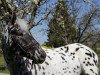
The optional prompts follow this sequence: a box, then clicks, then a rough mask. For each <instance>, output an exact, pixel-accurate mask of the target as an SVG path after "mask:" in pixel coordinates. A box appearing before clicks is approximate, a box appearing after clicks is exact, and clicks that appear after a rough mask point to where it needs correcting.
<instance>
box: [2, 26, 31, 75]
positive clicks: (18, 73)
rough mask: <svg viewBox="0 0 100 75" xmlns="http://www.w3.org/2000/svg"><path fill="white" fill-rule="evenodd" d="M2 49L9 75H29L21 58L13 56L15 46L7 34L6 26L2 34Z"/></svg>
mask: <svg viewBox="0 0 100 75" xmlns="http://www.w3.org/2000/svg"><path fill="white" fill-rule="evenodd" d="M2 49H3V55H4V59H5V61H6V63H7V67H8V69H9V71H10V74H11V75H31V73H30V72H29V71H28V69H27V68H26V65H25V61H24V59H23V57H21V56H19V55H17V54H15V51H16V49H18V48H16V46H15V45H14V43H13V42H12V41H11V38H10V35H9V34H8V26H6V27H5V28H4V29H3V32H2Z"/></svg>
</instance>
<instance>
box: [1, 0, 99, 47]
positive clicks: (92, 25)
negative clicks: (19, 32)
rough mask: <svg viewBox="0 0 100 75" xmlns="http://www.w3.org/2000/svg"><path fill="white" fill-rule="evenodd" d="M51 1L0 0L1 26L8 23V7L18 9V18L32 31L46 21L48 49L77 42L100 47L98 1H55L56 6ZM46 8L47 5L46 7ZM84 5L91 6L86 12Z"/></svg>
mask: <svg viewBox="0 0 100 75" xmlns="http://www.w3.org/2000/svg"><path fill="white" fill-rule="evenodd" d="M51 1H53V0H0V13H1V14H0V26H2V23H3V21H5V22H7V21H8V16H7V12H8V11H9V8H11V9H12V11H14V9H15V8H16V13H17V16H18V17H20V18H24V19H26V20H27V21H28V23H29V24H30V25H31V28H32V27H34V26H37V25H43V24H44V22H45V21H46V22H47V23H46V24H47V25H48V29H47V30H46V33H47V36H48V42H46V43H45V45H47V46H53V47H59V46H63V45H66V44H70V43H75V42H77V43H83V44H85V45H88V46H90V47H92V48H96V47H99V46H100V38H99V37H100V28H98V27H100V26H98V25H100V22H99V20H100V6H98V4H97V2H96V1H94V0H56V2H55V3H53V4H51ZM46 5H48V6H47V7H45V6H46ZM84 5H86V6H88V10H87V11H83V10H82V8H86V7H84ZM10 11H11V10H10ZM40 16H42V17H40ZM37 17H39V18H37ZM42 23H43V24H42ZM0 30H2V28H1V27H0ZM0 32H1V31H0ZM0 37H1V33H0Z"/></svg>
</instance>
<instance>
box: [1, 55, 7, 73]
mask: <svg viewBox="0 0 100 75" xmlns="http://www.w3.org/2000/svg"><path fill="white" fill-rule="evenodd" d="M0 66H5V62H4V58H3V55H2V54H0ZM0 73H6V74H9V71H8V69H5V70H0Z"/></svg>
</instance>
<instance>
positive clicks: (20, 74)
mask: <svg viewBox="0 0 100 75" xmlns="http://www.w3.org/2000/svg"><path fill="white" fill-rule="evenodd" d="M12 20H13V22H12V23H8V24H5V25H4V26H3V27H4V28H3V32H2V50H3V54H4V58H5V60H6V63H7V66H8V69H9V71H10V75H99V74H98V56H97V55H96V53H95V52H94V51H93V50H92V49H90V48H88V47H87V46H84V45H82V44H79V43H75V44H70V45H66V46H62V47H59V48H54V49H45V48H41V46H40V45H39V43H38V42H37V41H36V40H35V39H34V38H33V36H32V35H31V33H30V31H29V26H28V24H27V22H26V21H25V20H24V19H20V18H15V20H14V19H12Z"/></svg>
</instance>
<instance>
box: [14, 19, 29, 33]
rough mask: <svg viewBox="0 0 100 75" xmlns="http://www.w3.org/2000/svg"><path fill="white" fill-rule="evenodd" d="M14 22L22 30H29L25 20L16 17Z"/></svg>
mask: <svg viewBox="0 0 100 75" xmlns="http://www.w3.org/2000/svg"><path fill="white" fill-rule="evenodd" d="M16 24H18V25H19V26H20V28H21V29H22V30H24V31H28V30H29V27H28V24H27V21H25V20H24V19H20V18H17V19H16Z"/></svg>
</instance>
